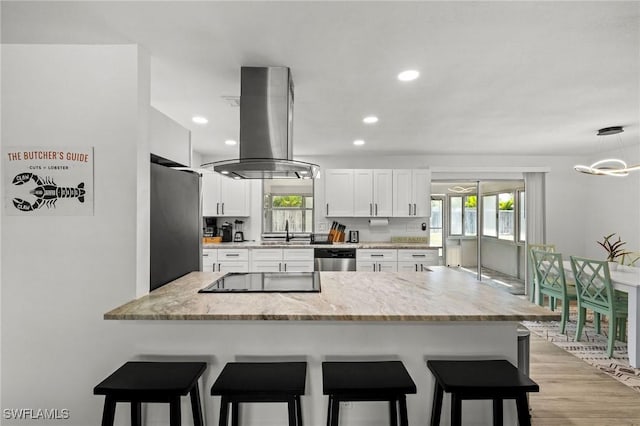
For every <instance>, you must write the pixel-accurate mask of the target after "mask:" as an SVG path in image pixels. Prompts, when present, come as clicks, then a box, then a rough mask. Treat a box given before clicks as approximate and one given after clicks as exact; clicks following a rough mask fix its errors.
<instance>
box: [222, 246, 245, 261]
mask: <svg viewBox="0 0 640 426" xmlns="http://www.w3.org/2000/svg"><path fill="white" fill-rule="evenodd" d="M227 260H230V261H234V262H235V261H245V262H246V261H248V260H249V249H218V262H224V261H227Z"/></svg>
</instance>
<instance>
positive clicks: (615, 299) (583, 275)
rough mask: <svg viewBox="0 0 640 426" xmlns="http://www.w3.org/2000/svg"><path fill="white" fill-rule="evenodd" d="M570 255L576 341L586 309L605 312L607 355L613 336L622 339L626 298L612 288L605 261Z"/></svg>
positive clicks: (579, 334) (583, 321) (609, 353)
mask: <svg viewBox="0 0 640 426" xmlns="http://www.w3.org/2000/svg"><path fill="white" fill-rule="evenodd" d="M570 258H571V270H572V271H573V276H574V278H575V280H576V290H577V294H578V326H577V329H576V341H578V340H580V337H581V335H582V330H583V328H584V323H585V319H586V310H587V309H590V310H592V311H593V312H594V314H596V315H597V314H600V315H606V316H607V318H608V319H609V336H608V345H607V354H608V356H609V357H611V356H613V345H614V342H615V339H616V337H617V336H620V337H621V338H624V331H623V330H624V328H625V327H626V318H627V300H626V297H625V296H624V295H623V294H621V293H619V292H616V291H615V290H614V288H613V285H612V284H611V273H610V271H609V264H608V262H607V261H604V260H593V259H587V258H582V257H577V256H571V257H570Z"/></svg>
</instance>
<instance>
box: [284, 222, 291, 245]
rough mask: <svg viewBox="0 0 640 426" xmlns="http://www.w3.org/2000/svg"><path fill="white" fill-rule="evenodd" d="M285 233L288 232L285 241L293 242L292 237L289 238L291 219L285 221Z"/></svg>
mask: <svg viewBox="0 0 640 426" xmlns="http://www.w3.org/2000/svg"><path fill="white" fill-rule="evenodd" d="M284 231H285V232H286V235H285V237H284V240H285V241H286V242H289V241H291V237H290V236H289V219H287V220H285V221H284Z"/></svg>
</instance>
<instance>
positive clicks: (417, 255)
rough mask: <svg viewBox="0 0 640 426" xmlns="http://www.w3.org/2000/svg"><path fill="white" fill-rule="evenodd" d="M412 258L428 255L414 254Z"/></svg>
mask: <svg viewBox="0 0 640 426" xmlns="http://www.w3.org/2000/svg"><path fill="white" fill-rule="evenodd" d="M411 256H412V257H426V256H427V255H426V254H412V255H411Z"/></svg>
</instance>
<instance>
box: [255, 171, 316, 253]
mask: <svg viewBox="0 0 640 426" xmlns="http://www.w3.org/2000/svg"><path fill="white" fill-rule="evenodd" d="M313 183H314V180H313V179H299V180H293V179H265V180H263V181H262V236H263V239H265V238H278V237H281V239H282V241H281V242H280V243H283V242H285V241H284V240H285V236H286V227H287V223H288V228H289V236H290V237H292V238H293V239H294V240H293V241H291V243H298V244H301V243H304V241H305V239H308V238H309V236H310V234H311V233H312V232H313V216H314V215H313ZM305 237H306V238H305ZM297 238H299V240H298V241H296V239H297ZM307 241H308V240H307Z"/></svg>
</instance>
